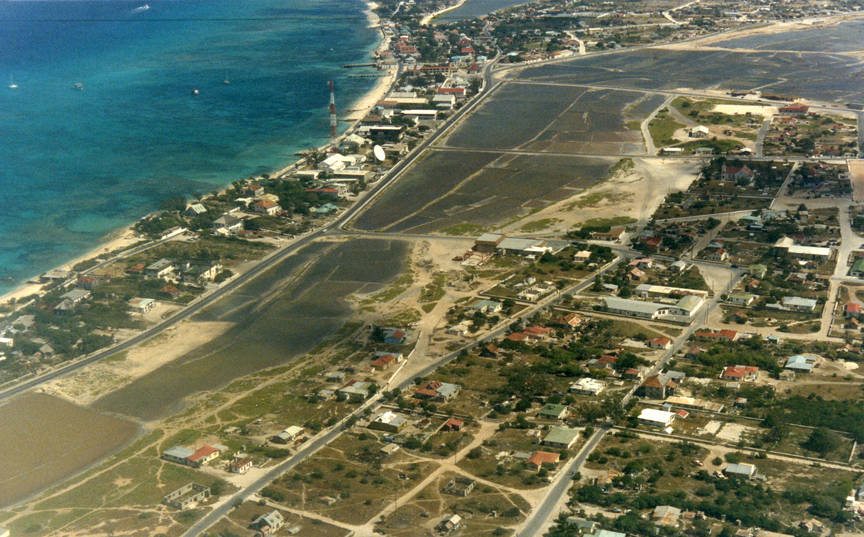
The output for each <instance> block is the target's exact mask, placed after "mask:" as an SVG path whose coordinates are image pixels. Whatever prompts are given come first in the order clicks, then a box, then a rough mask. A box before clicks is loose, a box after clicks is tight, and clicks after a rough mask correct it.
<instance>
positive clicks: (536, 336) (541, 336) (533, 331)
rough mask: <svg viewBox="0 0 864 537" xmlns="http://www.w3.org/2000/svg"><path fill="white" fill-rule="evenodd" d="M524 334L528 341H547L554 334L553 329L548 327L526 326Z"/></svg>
mask: <svg viewBox="0 0 864 537" xmlns="http://www.w3.org/2000/svg"><path fill="white" fill-rule="evenodd" d="M522 333H523V334H525V335H526V336H528V339H531V340H534V341H545V340H546V339H548V338H549V336H550V335H551V334H552V329H551V328H549V327H547V326H526V327H525V328H524V329H523V330H522Z"/></svg>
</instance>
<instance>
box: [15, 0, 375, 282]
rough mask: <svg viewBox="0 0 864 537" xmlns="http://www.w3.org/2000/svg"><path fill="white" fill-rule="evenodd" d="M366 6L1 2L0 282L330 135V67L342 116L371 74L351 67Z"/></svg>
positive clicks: (365, 54)
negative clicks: (170, 201) (171, 200)
mask: <svg viewBox="0 0 864 537" xmlns="http://www.w3.org/2000/svg"><path fill="white" fill-rule="evenodd" d="M145 6H146V7H145ZM364 9H365V5H364V4H363V3H362V2H361V1H359V0H279V1H277V0H140V1H139V0H136V1H134V2H130V1H126V0H103V1H98V0H56V1H45V0H39V1H17V0H12V1H9V0H6V1H3V0H0V293H3V292H6V291H8V290H11V289H12V288H14V287H15V286H16V285H18V284H20V283H22V282H23V281H25V280H26V279H28V278H30V277H32V276H34V275H37V274H39V273H41V272H43V271H45V270H47V269H50V268H52V267H55V266H58V265H60V264H63V263H65V262H68V261H69V260H70V259H72V258H74V257H77V256H78V255H80V254H82V253H84V252H86V251H87V250H89V249H91V248H93V247H95V246H96V245H98V243H99V242H100V240H101V239H103V238H104V237H105V236H106V235H108V234H110V233H111V232H112V231H115V230H117V229H119V228H121V227H123V226H125V225H128V224H130V223H131V222H133V221H134V220H136V219H137V218H139V217H141V216H143V215H145V214H147V213H149V212H151V211H153V210H156V209H158V208H159V204H160V202H161V201H162V200H164V199H166V198H168V197H170V196H176V195H185V196H193V195H196V194H202V193H207V192H211V191H214V190H217V189H218V188H220V187H221V186H224V185H226V184H228V183H230V182H231V181H233V180H235V179H241V178H244V177H248V176H251V175H255V174H260V173H263V172H269V171H273V170H276V169H278V168H279V167H281V166H283V165H285V164H287V163H289V162H291V161H293V160H295V159H296V156H295V153H296V152H297V151H299V150H302V149H307V148H309V147H312V146H318V145H320V144H322V143H324V142H325V141H326V139H327V135H328V125H329V119H328V115H327V105H328V102H329V92H328V89H327V81H328V80H334V81H335V82H336V97H337V107H341V110H342V115H344V113H345V110H346V109H347V108H349V107H350V106H351V104H352V103H353V102H354V101H356V100H357V99H358V98H359V97H361V96H362V95H363V94H364V93H366V92H367V91H369V90H370V89H371V88H372V87H373V86H374V84H375V82H376V81H375V79H372V78H349V76H348V75H349V74H350V72H352V71H350V70H348V69H344V68H342V65H343V64H345V63H358V62H363V61H366V60H368V58H369V57H370V54H371V52H372V51H373V50H374V48H375V46H376V45H377V39H378V36H377V33H376V31H375V30H373V29H370V28H368V22H367V19H366V16H365V14H364V13H363V11H364ZM225 80H228V81H229V82H230V83H229V84H225V83H224V81H225ZM11 84H15V85H17V86H18V87H17V88H15V89H11V88H9V86H10V85H11ZM76 84H80V85H81V87H82V88H83V89H79V88H76ZM194 89H197V90H198V92H199V93H198V95H193V90H194Z"/></svg>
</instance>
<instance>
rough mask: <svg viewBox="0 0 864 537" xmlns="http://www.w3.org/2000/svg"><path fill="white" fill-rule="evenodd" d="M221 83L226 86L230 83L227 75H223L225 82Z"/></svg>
mask: <svg viewBox="0 0 864 537" xmlns="http://www.w3.org/2000/svg"><path fill="white" fill-rule="evenodd" d="M222 83H223V84H225V85H226V86H227V85H228V84H230V83H231V81H230V80H228V75H225V80H223V81H222Z"/></svg>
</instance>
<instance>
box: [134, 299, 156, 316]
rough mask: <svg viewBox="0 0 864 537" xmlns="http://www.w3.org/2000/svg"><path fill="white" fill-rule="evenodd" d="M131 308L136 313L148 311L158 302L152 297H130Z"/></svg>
mask: <svg viewBox="0 0 864 537" xmlns="http://www.w3.org/2000/svg"><path fill="white" fill-rule="evenodd" d="M128 304H129V309H131V310H132V311H133V312H135V313H147V312H148V311H150V310H151V309H153V305H154V304H156V301H155V300H153V299H152V298H140V297H136V298H130V299H129V302H128Z"/></svg>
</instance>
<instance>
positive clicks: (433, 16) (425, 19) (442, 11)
mask: <svg viewBox="0 0 864 537" xmlns="http://www.w3.org/2000/svg"><path fill="white" fill-rule="evenodd" d="M467 1H468V0H459V1H458V2H456V3H455V4H453V5H452V6H447V7H445V8H444V9H439V10H438V11H435V12H432V13H429V14H428V15H426V16H424V17H423V18H422V19H420V26H429V23H431V22H432V21H434V20H435V19H436V18H437V17H440V16H441V15H443V14H445V13H449V12H451V11H453V10H455V9H459V8H460V7H462V6H463V5H465V3H466V2H467Z"/></svg>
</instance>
